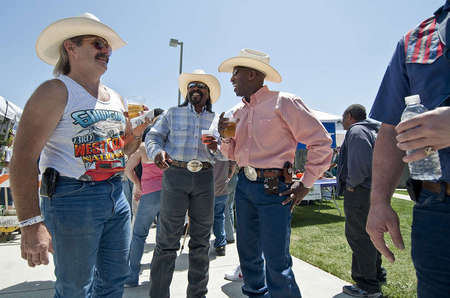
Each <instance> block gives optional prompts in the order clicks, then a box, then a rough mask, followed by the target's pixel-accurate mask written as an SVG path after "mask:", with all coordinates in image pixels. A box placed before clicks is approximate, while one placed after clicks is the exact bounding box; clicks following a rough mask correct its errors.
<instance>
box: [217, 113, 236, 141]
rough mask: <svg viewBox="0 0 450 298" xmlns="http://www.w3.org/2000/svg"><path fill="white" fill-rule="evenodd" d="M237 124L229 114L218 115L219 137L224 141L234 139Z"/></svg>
mask: <svg viewBox="0 0 450 298" xmlns="http://www.w3.org/2000/svg"><path fill="white" fill-rule="evenodd" d="M237 122H238V121H237V120H236V119H235V118H233V116H232V114H231V113H227V114H225V112H223V113H222V114H220V118H219V124H218V130H219V134H220V136H221V137H222V138H225V139H228V138H234V135H235V133H236V124H237Z"/></svg>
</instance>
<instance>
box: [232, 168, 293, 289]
mask: <svg viewBox="0 0 450 298" xmlns="http://www.w3.org/2000/svg"><path fill="white" fill-rule="evenodd" d="M278 187H279V190H280V192H282V191H285V190H286V189H287V185H286V184H285V183H283V182H281V181H280V182H279V186H278ZM285 199H286V196H284V197H280V196H278V195H267V194H265V193H264V183H263V181H262V180H261V179H258V181H255V182H252V181H249V180H248V179H247V178H246V177H245V175H244V174H243V171H241V172H240V173H239V180H238V184H237V188H236V217H237V220H236V222H237V233H236V234H237V248H238V252H239V260H240V264H241V270H242V274H243V276H244V285H243V287H242V292H243V293H244V294H245V295H247V296H249V297H273V298H278V297H283V298H291V297H301V295H300V290H299V288H298V286H297V283H296V282H295V277H294V272H293V271H292V258H291V255H290V254H289V243H290V236H291V226H290V222H291V211H290V204H288V205H285V206H283V205H282V204H281V202H282V201H283V200H285ZM263 254H264V258H263ZM264 261H265V262H264ZM266 281H267V284H266Z"/></svg>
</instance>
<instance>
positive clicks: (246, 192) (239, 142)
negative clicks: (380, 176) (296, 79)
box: [218, 49, 332, 298]
mask: <svg viewBox="0 0 450 298" xmlns="http://www.w3.org/2000/svg"><path fill="white" fill-rule="evenodd" d="M269 60H270V59H269V56H268V55H267V54H265V53H262V52H259V51H255V50H250V49H243V50H241V53H240V55H239V56H237V57H233V58H230V59H227V60H225V61H224V62H222V64H221V65H220V66H219V71H221V72H231V73H232V76H231V79H230V81H231V83H232V84H233V87H234V92H235V93H236V95H237V96H240V97H242V104H241V105H240V106H239V107H238V108H237V110H236V111H235V112H234V114H233V118H234V119H238V120H237V124H236V123H232V121H231V119H230V118H225V117H223V115H224V114H222V115H221V117H220V120H219V125H218V128H219V133H220V135H221V137H222V139H221V151H222V153H223V155H225V156H226V157H227V158H228V159H230V160H235V161H236V162H237V164H238V165H239V166H240V167H243V168H244V169H243V170H241V171H240V173H239V178H238V184H237V188H236V217H237V231H236V235H237V248H238V252H239V259H240V264H241V270H242V273H243V277H244V285H243V287H242V291H243V293H244V294H245V295H248V296H251V297H252V296H261V297H285V298H288V297H301V295H300V290H299V288H298V286H297V283H296V281H295V277H294V273H293V271H292V259H291V256H290V254H289V245H290V231H291V228H290V222H291V217H292V214H291V213H292V211H293V209H294V207H295V206H296V205H298V204H299V203H300V202H301V201H302V199H303V198H304V197H305V196H306V194H307V193H308V192H309V189H310V188H311V187H312V186H313V184H314V181H315V180H316V179H318V178H319V177H320V176H321V175H322V174H323V172H324V171H325V170H326V169H328V167H329V165H330V161H331V155H332V151H331V148H330V145H331V138H330V136H329V135H328V133H327V131H326V130H325V128H324V127H323V125H322V124H321V123H320V121H319V120H318V119H317V118H316V117H315V116H314V115H313V114H312V113H311V112H310V111H309V109H308V108H307V107H306V106H305V105H304V104H303V102H302V101H301V100H300V98H298V97H296V96H294V95H292V94H288V93H283V92H278V91H271V90H269V88H268V87H267V86H264V80H267V81H272V82H280V81H281V76H280V74H279V73H278V72H277V71H276V70H275V69H274V68H273V67H272V66H271V65H270V64H269ZM233 124H236V130H235V133H234V136H231V135H232V134H228V133H227V135H225V131H227V132H228V130H229V127H233V126H234V125H233ZM299 142H302V143H303V144H306V146H307V149H308V158H307V162H306V165H305V173H304V175H303V177H302V179H301V180H300V181H298V182H294V183H293V184H291V181H292V174H293V170H292V162H293V161H294V156H295V150H296V148H297V144H298V143H299Z"/></svg>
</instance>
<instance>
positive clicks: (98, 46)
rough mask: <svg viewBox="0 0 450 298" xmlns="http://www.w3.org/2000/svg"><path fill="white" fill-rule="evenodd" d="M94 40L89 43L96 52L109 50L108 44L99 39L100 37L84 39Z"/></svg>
mask: <svg viewBox="0 0 450 298" xmlns="http://www.w3.org/2000/svg"><path fill="white" fill-rule="evenodd" d="M92 38H94V40H93V41H92V42H91V45H92V46H93V47H94V48H96V49H97V50H99V51H100V50H103V49H111V46H110V45H109V43H108V42H107V41H106V40H104V39H102V38H100V37H88V38H86V39H92Z"/></svg>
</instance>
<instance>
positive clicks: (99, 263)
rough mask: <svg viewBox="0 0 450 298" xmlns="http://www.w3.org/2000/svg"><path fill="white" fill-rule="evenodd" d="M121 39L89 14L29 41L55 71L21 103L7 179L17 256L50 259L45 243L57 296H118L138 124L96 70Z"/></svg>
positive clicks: (35, 260)
mask: <svg viewBox="0 0 450 298" xmlns="http://www.w3.org/2000/svg"><path fill="white" fill-rule="evenodd" d="M124 45H125V42H124V41H123V40H122V39H121V38H120V37H119V35H118V34H117V33H116V32H115V31H114V30H112V29H111V28H110V27H108V26H106V25H105V24H103V23H102V22H100V20H99V19H98V18H97V17H95V16H94V15H92V14H89V13H86V14H83V15H81V16H79V17H70V18H65V19H61V20H58V21H56V22H54V23H53V24H51V25H49V26H48V27H47V28H45V29H44V31H42V32H41V34H40V36H39V38H38V40H37V43H36V52H37V55H38V57H39V58H40V59H41V60H43V61H44V62H46V63H48V64H50V65H55V68H54V74H55V75H56V78H55V79H53V80H49V81H46V82H44V83H43V84H42V85H40V86H39V87H38V88H37V89H36V91H35V92H34V93H33V94H32V96H31V97H30V99H29V100H28V102H27V104H26V106H25V109H24V111H23V115H22V118H21V122H20V125H19V128H18V131H17V137H16V140H15V146H14V153H13V158H12V161H11V167H10V171H11V187H12V191H13V195H14V201H15V203H16V207H17V216H18V218H19V221H20V227H21V232H22V237H21V241H22V244H21V251H22V258H24V259H26V260H27V261H28V264H29V265H30V266H31V267H34V266H36V265H40V264H48V262H49V260H48V252H49V251H50V252H53V253H54V256H53V260H54V263H55V275H56V283H55V297H91V296H96V297H122V293H123V284H124V282H125V279H126V277H127V274H128V266H127V265H128V264H127V261H128V249H129V243H130V209H129V206H128V203H127V201H126V199H125V197H124V195H123V193H122V186H121V185H122V183H121V180H122V178H121V176H120V173H121V172H122V171H123V169H124V166H125V154H126V153H127V154H128V153H130V152H132V151H133V150H135V149H136V148H137V146H138V145H139V142H140V140H139V138H140V137H141V136H140V135H139V134H140V132H141V130H143V127H140V128H139V129H137V130H134V131H131V129H130V127H131V126H130V125H129V121H128V122H127V119H126V117H125V116H124V112H125V106H124V103H123V100H122V98H121V97H120V95H119V94H117V93H116V92H115V91H113V90H112V89H110V88H108V87H106V86H105V85H103V84H102V83H101V82H100V77H101V76H102V75H103V73H104V72H105V71H106V70H107V66H108V61H109V58H110V55H111V52H112V50H115V49H118V48H120V47H122V46H124ZM132 134H133V135H134V136H135V137H136V140H135V138H133V135H132ZM124 139H125V142H127V140H130V139H131V141H128V143H127V144H124ZM39 158H40V160H39V170H40V173H42V181H41V187H40V194H41V198H42V202H41V209H40V208H39V198H38V168H37V167H36V164H37V162H38V159H39ZM41 214H42V215H41Z"/></svg>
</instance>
